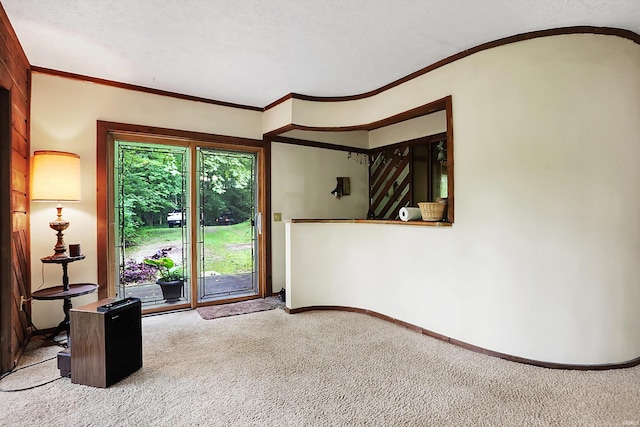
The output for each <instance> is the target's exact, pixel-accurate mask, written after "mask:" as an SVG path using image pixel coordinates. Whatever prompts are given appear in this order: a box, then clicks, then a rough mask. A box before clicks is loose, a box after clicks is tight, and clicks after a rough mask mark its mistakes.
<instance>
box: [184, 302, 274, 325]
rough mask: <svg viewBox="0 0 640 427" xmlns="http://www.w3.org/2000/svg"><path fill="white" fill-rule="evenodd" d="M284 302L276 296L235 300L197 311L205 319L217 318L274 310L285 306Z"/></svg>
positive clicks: (200, 308)
mask: <svg viewBox="0 0 640 427" xmlns="http://www.w3.org/2000/svg"><path fill="white" fill-rule="evenodd" d="M283 306H284V303H283V302H281V301H280V299H279V298H276V297H268V298H264V299H263V298H256V299H252V300H249V301H240V302H234V303H231V304H221V305H211V306H208V307H198V308H196V311H197V312H198V314H199V315H200V317H202V318H203V319H204V320H211V319H217V318H219V317H229V316H237V315H239V314H247V313H256V312H258V311H267V310H273V309H274V308H278V307H283Z"/></svg>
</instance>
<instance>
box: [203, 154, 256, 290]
mask: <svg viewBox="0 0 640 427" xmlns="http://www.w3.org/2000/svg"><path fill="white" fill-rule="evenodd" d="M197 163H198V168H197V169H198V170H197V174H198V179H197V181H198V191H197V194H198V211H199V213H200V222H199V224H198V233H197V236H198V237H197V249H198V251H197V253H198V302H205V301H215V300H221V299H229V298H237V297H244V296H250V295H257V294H258V274H257V272H258V257H257V254H258V233H259V232H260V229H259V228H258V227H256V224H260V222H261V221H260V220H259V219H260V218H259V217H258V210H257V202H258V193H257V186H256V182H257V155H256V153H253V152H243V151H232V150H219V149H210V148H201V147H199V148H198V150H197ZM256 220H258V221H256Z"/></svg>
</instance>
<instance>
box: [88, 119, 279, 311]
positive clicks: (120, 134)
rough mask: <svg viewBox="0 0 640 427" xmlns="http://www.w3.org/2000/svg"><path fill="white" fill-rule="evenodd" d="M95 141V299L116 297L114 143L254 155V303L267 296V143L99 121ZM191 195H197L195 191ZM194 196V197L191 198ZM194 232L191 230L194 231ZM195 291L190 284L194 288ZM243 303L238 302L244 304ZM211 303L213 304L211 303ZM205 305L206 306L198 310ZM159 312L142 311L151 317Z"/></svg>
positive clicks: (269, 248) (268, 152) (194, 301)
mask: <svg viewBox="0 0 640 427" xmlns="http://www.w3.org/2000/svg"><path fill="white" fill-rule="evenodd" d="M96 128H97V129H96V130H97V135H96V204H97V212H96V217H97V244H98V247H97V258H98V298H108V297H114V296H115V286H114V285H115V280H116V277H115V271H116V270H115V266H116V262H117V260H116V259H115V254H114V253H113V251H112V250H111V248H112V247H113V245H114V244H115V241H114V236H115V233H114V231H115V230H114V227H115V224H114V222H113V210H114V200H113V199H114V197H113V191H112V182H113V174H114V169H113V168H114V158H113V155H114V143H115V140H116V139H130V140H132V141H133V142H151V143H165V144H167V143H171V144H173V145H188V146H191V147H196V146H203V147H211V148H220V149H227V150H229V149H236V150H237V149H240V150H246V151H254V152H256V153H257V155H258V173H259V175H258V188H257V190H258V206H257V209H258V211H259V212H262V213H263V215H262V220H263V227H262V229H263V230H264V231H263V237H262V239H260V240H259V259H258V265H259V269H260V270H259V273H258V280H259V284H258V297H265V296H267V295H270V294H271V292H269V293H267V289H268V288H267V286H268V284H269V282H270V280H269V278H270V277H271V265H270V263H268V262H267V260H270V258H271V256H270V251H271V233H270V227H268V224H269V221H268V219H269V214H268V210H267V209H269V205H270V204H269V200H268V197H269V195H270V184H271V176H270V173H268V172H269V171H270V164H269V162H270V156H269V154H270V151H269V145H268V143H265V141H264V140H261V139H260V140H258V139H251V138H241V137H231V136H226V135H217V134H208V133H200V132H190V131H183V130H176V129H167V128H159V127H151V126H144V125H133V124H126V123H116V122H106V121H100V120H99V121H98V122H97V126H96ZM191 191H195V190H194V189H193V188H192V190H191ZM192 196H193V195H192ZM194 232H195V230H194ZM195 285H197V284H196V283H195V282H193V281H192V283H191V286H192V295H193V291H194V289H193V287H194V286H195ZM242 299H247V298H238V299H237V300H242ZM196 303H197V301H196V299H195V298H192V301H191V303H190V304H185V305H184V307H183V306H182V305H181V306H180V307H178V306H177V305H174V306H172V308H174V309H175V308H195V307H196ZM212 303H215V302H212ZM199 305H206V304H199ZM154 311H157V310H145V312H149V313H150V312H154Z"/></svg>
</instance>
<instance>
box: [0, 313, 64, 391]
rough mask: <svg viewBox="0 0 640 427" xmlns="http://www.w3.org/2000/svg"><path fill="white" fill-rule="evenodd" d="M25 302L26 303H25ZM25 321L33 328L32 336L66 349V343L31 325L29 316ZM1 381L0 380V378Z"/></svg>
mask: <svg viewBox="0 0 640 427" xmlns="http://www.w3.org/2000/svg"><path fill="white" fill-rule="evenodd" d="M25 302H26V301H25ZM25 302H23V303H22V309H23V310H26V306H25ZM27 321H28V322H29V326H31V327H32V328H33V330H34V331H35V333H34V335H39V336H42V337H44V339H45V340H47V341H51V342H53V343H54V344H55V345H57V346H60V347H62V348H67V341H66V340H64V341H57V340H56V339H55V337H56V336H55V335H47V334H45V333H44V332H43V331H41V330H40V329H38V328H37V327H36V325H34V324H33V322H32V321H31V316H27ZM0 379H1V378H0Z"/></svg>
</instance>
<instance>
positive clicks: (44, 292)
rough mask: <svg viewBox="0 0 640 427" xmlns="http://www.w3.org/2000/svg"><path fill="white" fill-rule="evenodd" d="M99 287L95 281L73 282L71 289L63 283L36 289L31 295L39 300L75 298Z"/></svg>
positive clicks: (70, 285)
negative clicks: (65, 287) (65, 288)
mask: <svg viewBox="0 0 640 427" xmlns="http://www.w3.org/2000/svg"><path fill="white" fill-rule="evenodd" d="M97 288H98V285H96V284H94V283H71V284H69V289H68V290H66V291H65V290H64V287H63V286H62V285H60V286H54V287H53V288H45V289H40V290H38V291H35V292H33V293H32V294H31V297H32V298H33V299H38V300H53V299H63V298H73V297H77V296H80V295H86V294H90V293H91V292H93V291H95V290H96V289H97Z"/></svg>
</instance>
